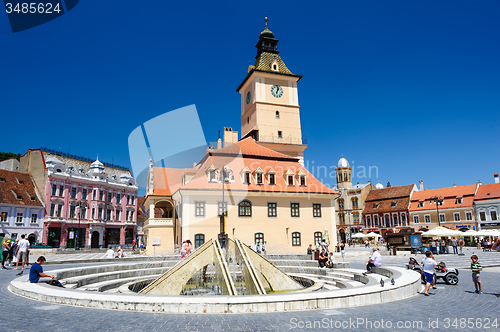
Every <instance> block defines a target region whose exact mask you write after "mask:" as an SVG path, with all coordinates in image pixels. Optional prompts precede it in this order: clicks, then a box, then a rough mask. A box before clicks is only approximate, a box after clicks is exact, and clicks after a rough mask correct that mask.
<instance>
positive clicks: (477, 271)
mask: <svg viewBox="0 0 500 332" xmlns="http://www.w3.org/2000/svg"><path fill="white" fill-rule="evenodd" d="M470 259H472V263H470V269H471V270H472V281H474V286H475V287H476V294H483V289H482V288H481V270H482V269H483V268H482V267H481V263H479V262H478V258H477V256H476V255H472V256H471V258H470Z"/></svg>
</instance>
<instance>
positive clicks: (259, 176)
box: [255, 167, 264, 184]
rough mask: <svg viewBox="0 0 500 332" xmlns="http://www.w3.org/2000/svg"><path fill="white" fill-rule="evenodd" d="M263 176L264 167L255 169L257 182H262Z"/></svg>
mask: <svg viewBox="0 0 500 332" xmlns="http://www.w3.org/2000/svg"><path fill="white" fill-rule="evenodd" d="M263 178H264V171H263V170H262V168H260V167H259V168H257V169H256V170H255V183H257V184H262V183H263Z"/></svg>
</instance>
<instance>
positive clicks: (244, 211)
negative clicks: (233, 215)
mask: <svg viewBox="0 0 500 332" xmlns="http://www.w3.org/2000/svg"><path fill="white" fill-rule="evenodd" d="M238 216H239V217H251V216H252V203H250V201H247V200H244V201H241V202H240V204H238Z"/></svg>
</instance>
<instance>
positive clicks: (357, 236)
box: [351, 233, 365, 239]
mask: <svg viewBox="0 0 500 332" xmlns="http://www.w3.org/2000/svg"><path fill="white" fill-rule="evenodd" d="M363 237H365V234H363V233H356V234H354V235H353V236H351V238H355V239H360V238H363Z"/></svg>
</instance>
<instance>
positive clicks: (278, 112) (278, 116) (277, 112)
mask: <svg viewBox="0 0 500 332" xmlns="http://www.w3.org/2000/svg"><path fill="white" fill-rule="evenodd" d="M279 118H280V111H276V119H279Z"/></svg>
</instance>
